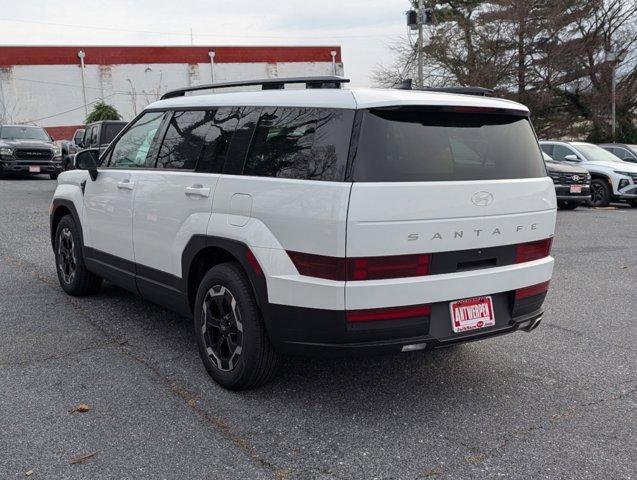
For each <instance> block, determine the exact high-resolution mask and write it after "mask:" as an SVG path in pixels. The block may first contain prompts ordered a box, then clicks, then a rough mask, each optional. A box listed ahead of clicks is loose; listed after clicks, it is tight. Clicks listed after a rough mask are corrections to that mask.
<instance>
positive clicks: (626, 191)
mask: <svg viewBox="0 0 637 480" xmlns="http://www.w3.org/2000/svg"><path fill="white" fill-rule="evenodd" d="M540 147H541V148H542V150H543V151H544V152H546V153H547V154H548V155H550V156H551V157H553V160H556V161H558V162H568V163H571V164H574V165H578V166H580V167H582V168H584V169H586V170H588V172H589V173H590V174H591V204H592V205H593V206H594V207H606V206H608V205H609V204H610V202H615V201H619V200H626V201H627V202H628V203H629V204H630V206H631V207H637V165H635V164H634V163H629V162H624V161H622V160H620V159H619V158H617V157H616V156H615V155H613V154H612V153H610V152H608V151H606V150H604V149H603V148H601V147H599V146H597V145H594V144H592V143H585V142H557V141H544V140H543V141H541V142H540Z"/></svg>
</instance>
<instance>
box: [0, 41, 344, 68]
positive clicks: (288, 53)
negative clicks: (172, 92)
mask: <svg viewBox="0 0 637 480" xmlns="http://www.w3.org/2000/svg"><path fill="white" fill-rule="evenodd" d="M80 50H84V52H85V53H86V57H85V58H84V63H86V64H89V65H117V64H140V63H142V64H144V63H208V62H210V57H209V56H208V52H209V51H210V50H214V52H215V59H214V61H215V63H278V62H331V61H332V55H331V53H330V52H332V51H335V52H336V61H337V62H340V61H341V47H329V46H328V47H214V46H211V47H188V46H186V47H153V46H148V47H125V46H121V47H116V46H110V47H99V46H97V47H82V46H76V47H66V46H65V47H61V46H58V47H55V46H52V47H40V46H38V47H27V46H5V47H0V67H11V66H14V65H76V64H79V63H80V59H79V58H78V56H77V54H78V51H80Z"/></svg>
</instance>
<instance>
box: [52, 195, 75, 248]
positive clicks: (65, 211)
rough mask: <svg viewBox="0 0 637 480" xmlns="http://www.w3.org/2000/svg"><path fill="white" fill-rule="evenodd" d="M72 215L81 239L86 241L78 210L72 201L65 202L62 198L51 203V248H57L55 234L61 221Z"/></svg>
mask: <svg viewBox="0 0 637 480" xmlns="http://www.w3.org/2000/svg"><path fill="white" fill-rule="evenodd" d="M69 214H70V215H71V216H72V217H73V221H74V222H75V226H76V227H77V229H78V233H79V234H80V238H81V239H82V241H83V240H84V232H83V231H82V223H81V222H80V217H79V215H78V213H77V209H76V208H75V205H74V204H73V202H72V201H71V200H65V199H62V198H54V199H53V202H52V203H51V213H50V215H49V221H50V230H51V246H52V247H53V248H55V232H56V230H57V228H58V225H59V223H60V220H62V218H63V217H64V216H66V215H69Z"/></svg>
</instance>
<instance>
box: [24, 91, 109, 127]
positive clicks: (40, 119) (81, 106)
mask: <svg viewBox="0 0 637 480" xmlns="http://www.w3.org/2000/svg"><path fill="white" fill-rule="evenodd" d="M115 95H121V94H119V93H112V94H110V95H106V96H105V97H104V98H98V99H97V100H93V101H92V102H88V103H87V104H86V105H87V106H88V105H93V104H94V103H99V102H102V101H104V100H106V99H107V98H111V97H114V96H115ZM83 108H84V104H82V105H80V106H79V107H75V108H71V109H70V110H65V111H63V112H58V113H54V114H53V115H47V116H46V117H42V118H36V119H33V120H27V121H26V122H24V123H36V122H39V121H42V120H46V119H48V118H53V117H59V116H60V115H64V114H65V113H71V112H75V111H77V110H81V109H83Z"/></svg>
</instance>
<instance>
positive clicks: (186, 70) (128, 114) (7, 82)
mask: <svg viewBox="0 0 637 480" xmlns="http://www.w3.org/2000/svg"><path fill="white" fill-rule="evenodd" d="M5 48H7V47H0V51H1V50H3V49H5ZM65 48H68V47H65ZM93 48H95V47H93ZM77 50H79V48H76V49H75V50H74V53H76V51H77ZM0 53H2V52H0ZM89 53H90V52H89ZM293 53H294V54H295V55H298V54H297V53H296V52H293ZM260 55H261V54H260ZM75 56H76V55H75ZM205 56H207V55H205ZM20 58H22V57H20ZM46 58H51V57H50V56H47V57H46ZM87 58H88V54H87ZM198 58H202V56H201V55H199V56H198ZM320 58H321V59H323V58H326V60H327V61H298V60H299V59H297V58H294V59H293V60H294V61H287V62H276V61H263V62H255V61H247V62H242V61H237V60H241V59H230V63H217V62H216V63H215V65H214V81H215V82H223V81H230V80H242V79H254V78H271V77H286V76H303V75H331V74H332V68H333V67H332V63H331V61H330V60H329V59H330V55H329V47H326V48H325V52H324V53H323V52H322V53H321V55H320ZM16 60H18V58H15V59H13V61H14V62H15V63H18V62H17V61H16ZM35 60H36V61H47V60H46V59H45V60H42V59H35ZM55 60H56V59H55V58H53V60H51V63H54V61H55ZM267 60H273V58H267ZM64 61H66V62H67V64H62V62H64ZM170 61H171V63H129V64H90V63H89V64H86V65H85V69H84V80H85V91H86V101H87V103H88V104H89V106H88V110H89V111H90V110H91V105H90V104H92V103H94V102H97V101H100V100H102V99H103V100H104V101H105V102H106V103H109V104H111V105H114V106H115V107H116V108H117V110H118V111H119V112H120V114H121V115H122V117H123V119H124V120H130V119H132V118H133V117H134V116H135V115H136V114H137V113H139V112H140V111H141V110H142V109H143V108H144V107H145V106H146V105H148V104H149V103H151V102H153V101H155V100H157V99H159V97H160V96H161V95H162V94H163V93H165V92H166V91H168V90H171V89H174V88H179V87H183V86H191V85H197V84H202V83H210V82H211V81H212V76H211V65H210V63H209V62H206V63H174V62H172V60H170ZM337 61H338V63H337V74H339V75H342V74H343V65H342V63H341V62H340V49H339V56H338V57H337ZM22 63H28V61H23V62H22ZM57 63H58V64H45V65H41V64H34V65H29V64H13V65H6V64H5V65H1V64H0V122H5V123H9V122H11V123H34V124H37V125H41V126H44V127H67V128H62V129H60V128H57V129H51V131H52V132H53V131H59V132H64V135H65V136H66V135H67V133H66V132H67V131H68V130H69V129H70V126H73V127H75V126H77V125H80V124H82V123H83V122H84V118H85V117H86V114H85V110H84V99H83V94H82V75H81V67H80V65H79V60H78V61H77V63H76V64H73V63H71V62H69V61H68V59H67V60H65V59H59V61H58V62H57ZM69 63H70V64H69Z"/></svg>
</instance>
